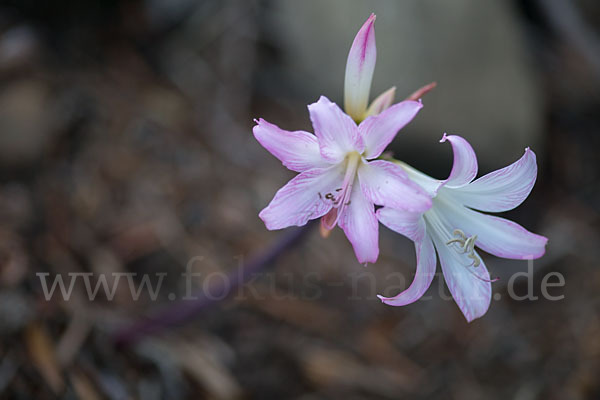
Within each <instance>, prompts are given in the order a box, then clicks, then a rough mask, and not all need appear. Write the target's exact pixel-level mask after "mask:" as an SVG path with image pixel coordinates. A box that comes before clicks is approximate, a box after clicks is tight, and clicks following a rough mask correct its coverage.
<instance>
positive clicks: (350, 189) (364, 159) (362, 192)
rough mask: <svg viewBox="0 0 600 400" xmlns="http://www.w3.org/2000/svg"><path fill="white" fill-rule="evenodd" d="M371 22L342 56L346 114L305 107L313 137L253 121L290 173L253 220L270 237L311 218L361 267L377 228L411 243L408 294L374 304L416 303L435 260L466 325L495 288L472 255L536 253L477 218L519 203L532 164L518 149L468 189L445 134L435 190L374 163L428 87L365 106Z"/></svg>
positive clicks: (541, 243) (497, 223)
mask: <svg viewBox="0 0 600 400" xmlns="http://www.w3.org/2000/svg"><path fill="white" fill-rule="evenodd" d="M374 22H375V15H371V16H370V17H369V18H368V19H367V21H366V22H365V23H364V25H363V26H362V27H361V29H360V30H359V31H358V34H357V35H356V37H355V39H354V42H353V43H352V47H351V48H350V52H349V54H348V61H347V64H346V76H345V85H344V108H345V112H344V111H342V110H341V109H340V108H339V107H338V106H337V105H336V104H335V103H333V102H331V101H330V100H329V99H327V98H326V97H324V96H321V98H320V99H319V100H318V101H317V102H316V103H313V104H311V105H309V106H308V112H309V114H310V119H311V121H312V125H313V129H314V134H312V133H309V132H304V131H286V130H283V129H280V128H279V127H277V126H276V125H273V124H271V123H269V122H267V121H265V120H263V119H259V120H256V121H255V122H256V126H255V127H254V129H253V132H254V136H255V137H256V139H257V140H258V141H259V142H260V144H261V145H262V146H263V147H265V148H266V149H267V150H268V151H269V152H270V153H271V154H273V155H274V156H275V157H277V158H278V159H279V160H281V162H282V163H283V165H284V166H286V167H287V168H289V169H290V170H292V171H295V172H298V173H299V174H298V175H297V176H296V177H295V178H293V179H292V180H291V181H289V182H288V183H287V184H286V185H285V186H283V187H282V188H281V189H279V191H277V193H276V194H275V197H274V198H273V200H272V201H271V203H270V204H269V205H268V206H267V207H266V208H265V209H263V210H262V211H261V212H260V214H259V216H260V218H261V219H262V220H263V221H264V223H265V225H266V227H267V228H268V229H271V230H272V229H282V228H286V227H288V226H294V225H295V226H302V225H305V224H306V223H307V222H308V221H309V220H312V219H316V218H321V229H322V232H327V231H329V230H331V229H333V228H334V227H335V226H336V225H338V226H339V227H340V228H342V230H343V231H344V233H345V234H346V236H347V237H348V240H349V241H350V243H351V244H352V247H353V248H354V252H355V254H356V257H357V259H358V261H359V262H360V263H365V264H366V263H374V262H376V261H377V257H378V255H379V244H378V237H379V222H381V223H382V224H383V225H385V226H387V227H388V228H390V229H392V230H393V231H395V232H398V233H400V234H402V235H404V236H406V237H407V238H409V239H411V240H412V241H414V244H415V250H416V255H417V269H416V274H415V279H414V281H413V282H412V284H411V285H410V287H409V288H408V289H406V290H405V291H403V292H401V293H400V294H398V295H397V296H395V297H382V296H380V298H381V300H382V301H383V302H384V303H386V304H390V305H395V306H401V305H406V304H410V303H412V302H415V301H416V300H418V299H419V298H420V297H421V296H423V294H424V293H425V291H426V290H427V289H428V288H429V286H430V284H431V281H432V279H433V276H434V275H435V270H436V263H437V258H439V260H440V264H441V267H442V272H443V274H444V278H445V280H446V283H447V285H448V287H449V289H450V292H451V293H452V296H453V297H454V299H455V301H456V303H457V304H458V306H459V308H460V309H461V311H462V312H463V314H464V316H465V317H466V318H467V320H468V321H472V320H473V319H475V318H478V317H481V316H482V315H483V314H485V312H486V311H487V309H488V307H489V304H490V300H491V292H492V291H491V283H492V282H493V281H494V279H490V275H489V272H488V270H487V268H486V266H485V263H484V262H483V260H482V259H481V257H480V256H479V254H478V253H477V251H476V250H475V247H478V248H480V249H483V250H484V251H486V252H488V253H491V254H493V255H496V256H498V257H504V258H513V259H534V258H538V257H541V256H542V255H543V254H544V252H545V246H546V242H547V239H546V238H545V237H543V236H539V235H536V234H534V233H531V232H529V231H527V230H526V229H525V228H523V227H521V226H520V225H518V224H516V223H514V222H512V221H509V220H507V219H503V218H499V217H495V216H491V215H487V214H483V213H481V212H479V211H483V212H502V211H507V210H510V209H513V208H515V207H517V206H518V205H519V204H521V203H522V202H523V201H524V200H525V198H526V197H527V196H528V195H529V193H530V191H531V189H532V188H533V185H534V183H535V180H536V176H537V165H536V158H535V154H534V153H533V151H531V150H530V149H529V148H527V149H526V150H525V154H524V155H523V156H522V157H521V159H519V160H518V161H516V162H515V163H513V164H511V165H509V166H508V167H505V168H502V169H500V170H497V171H494V172H492V173H489V174H487V175H485V176H483V177H481V178H479V179H475V177H476V175H477V159H476V156H475V152H474V151H473V148H472V147H471V146H470V145H469V143H468V142H467V141H466V140H465V139H464V138H462V137H460V136H456V135H446V134H444V136H443V137H442V139H441V142H449V143H450V144H451V146H452V149H453V152H454V164H453V166H452V170H451V172H450V175H449V177H448V179H446V180H443V181H439V180H436V179H434V178H431V177H429V176H427V175H425V174H423V173H422V172H419V171H417V170H416V169H414V168H412V167H410V166H409V165H407V164H405V163H403V162H400V161H397V160H391V161H390V160H382V159H379V158H380V156H381V154H382V152H383V151H384V149H385V148H386V147H387V145H388V144H390V142H391V141H392V140H393V139H394V137H395V136H396V134H397V133H398V131H399V130H400V129H402V128H403V127H404V126H405V125H406V124H408V123H409V122H410V121H411V120H412V119H413V118H414V117H415V116H416V115H417V113H418V112H419V110H420V109H421V108H422V107H423V105H422V104H421V101H420V100H419V101H416V99H418V98H419V97H420V96H422V95H423V94H424V93H425V92H426V91H427V90H429V89H430V88H431V87H432V85H428V86H425V87H424V88H422V89H420V90H418V91H417V92H415V94H413V95H411V96H410V97H409V98H408V99H407V100H404V101H401V102H398V103H396V104H393V101H394V95H395V88H394V87H392V88H391V89H389V90H387V91H385V92H384V93H382V94H381V95H380V96H379V97H377V98H376V99H375V100H374V101H373V102H372V103H371V104H369V102H368V100H369V93H370V87H371V80H372V77H373V71H374V68H375V59H376V53H377V51H376V46H375V31H374ZM474 179H475V180H474ZM376 206H377V210H376ZM475 210H478V211H475ZM436 251H437V258H436Z"/></svg>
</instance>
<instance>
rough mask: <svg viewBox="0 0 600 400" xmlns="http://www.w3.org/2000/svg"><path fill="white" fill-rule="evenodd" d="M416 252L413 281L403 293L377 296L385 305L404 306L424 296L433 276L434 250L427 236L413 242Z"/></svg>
mask: <svg viewBox="0 0 600 400" xmlns="http://www.w3.org/2000/svg"><path fill="white" fill-rule="evenodd" d="M415 250H416V252H417V271H416V273H415V279H414V280H413V282H412V283H411V285H410V286H409V287H408V289H406V290H405V291H403V292H401V293H399V294H398V295H396V296H394V297H383V296H377V297H379V298H380V299H381V301H383V302H384V303H386V304H389V305H391V306H404V305H407V304H410V303H414V302H415V301H417V300H419V299H420V298H421V296H423V295H424V294H425V292H426V291H427V289H429V286H430V285H431V281H432V280H433V277H434V276H435V264H436V257H435V249H434V248H433V243H432V242H431V239H430V238H429V236H425V237H424V239H423V240H422V241H418V242H415Z"/></svg>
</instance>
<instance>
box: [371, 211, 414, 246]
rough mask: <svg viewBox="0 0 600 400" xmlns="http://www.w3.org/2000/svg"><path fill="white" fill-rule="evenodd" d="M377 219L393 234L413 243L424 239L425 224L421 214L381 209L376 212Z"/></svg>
mask: <svg viewBox="0 0 600 400" xmlns="http://www.w3.org/2000/svg"><path fill="white" fill-rule="evenodd" d="M377 219H378V220H379V222H381V223H382V224H383V225H385V226H387V227H388V228H390V229H391V230H393V231H394V232H398V233H400V234H401V235H404V236H406V237H407V238H409V239H410V240H412V241H414V242H421V241H423V238H424V237H425V222H424V221H423V217H422V214H419V213H414V212H409V211H402V210H396V209H393V208H390V207H383V208H380V209H379V210H377Z"/></svg>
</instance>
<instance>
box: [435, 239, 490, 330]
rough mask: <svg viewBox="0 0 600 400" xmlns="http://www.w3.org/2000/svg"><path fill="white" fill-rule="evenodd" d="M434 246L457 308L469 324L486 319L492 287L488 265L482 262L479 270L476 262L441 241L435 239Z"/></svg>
mask: <svg viewBox="0 0 600 400" xmlns="http://www.w3.org/2000/svg"><path fill="white" fill-rule="evenodd" d="M434 242H435V247H436V249H437V252H438V256H439V258H440V265H441V266H442V272H443V273H444V279H445V280H446V285H448V289H449V290H450V293H451V294H452V297H453V298H454V301H456V304H457V305H458V308H460V310H461V311H462V313H463V314H464V316H465V318H466V319H467V321H469V322H471V321H473V320H474V319H476V318H479V317H481V316H483V315H484V314H485V313H486V312H487V310H488V308H489V306H490V301H491V299H492V284H491V283H490V274H489V273H488V270H487V268H486V266H485V263H484V262H483V260H481V262H480V264H479V266H477V267H475V266H472V265H471V263H472V262H473V260H471V259H470V258H468V257H467V255H466V254H462V253H460V252H459V251H457V250H456V249H454V248H451V247H450V246H449V245H447V244H446V243H445V242H444V241H443V240H442V239H440V238H439V237H434ZM475 254H476V255H477V253H475ZM477 256H478V257H479V255H477Z"/></svg>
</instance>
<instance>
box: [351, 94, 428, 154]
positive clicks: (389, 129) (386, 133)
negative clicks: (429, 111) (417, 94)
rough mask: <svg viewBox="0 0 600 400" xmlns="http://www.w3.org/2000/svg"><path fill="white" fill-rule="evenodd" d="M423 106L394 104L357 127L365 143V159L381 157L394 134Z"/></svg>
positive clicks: (410, 101) (418, 104) (409, 103)
mask: <svg viewBox="0 0 600 400" xmlns="http://www.w3.org/2000/svg"><path fill="white" fill-rule="evenodd" d="M421 108H423V105H422V104H421V103H419V102H418V101H412V100H406V101H402V102H400V103H397V104H394V105H393V106H391V107H390V108H388V109H387V110H385V111H383V112H382V113H381V114H379V115H374V116H371V117H369V118H367V119H365V120H364V121H363V122H362V123H361V124H360V125H359V127H358V130H359V131H360V133H361V135H362V137H363V138H364V141H365V158H367V159H368V160H371V159H373V158H377V157H379V156H380V155H381V153H382V152H383V150H385V148H386V147H387V145H388V144H390V142H391V141H392V140H393V139H394V137H396V134H397V133H398V131H399V130H400V129H402V128H403V127H404V126H405V125H406V124H408V123H409V122H410V121H411V120H412V119H413V118H414V117H415V115H417V113H418V112H419V110H420V109H421Z"/></svg>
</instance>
